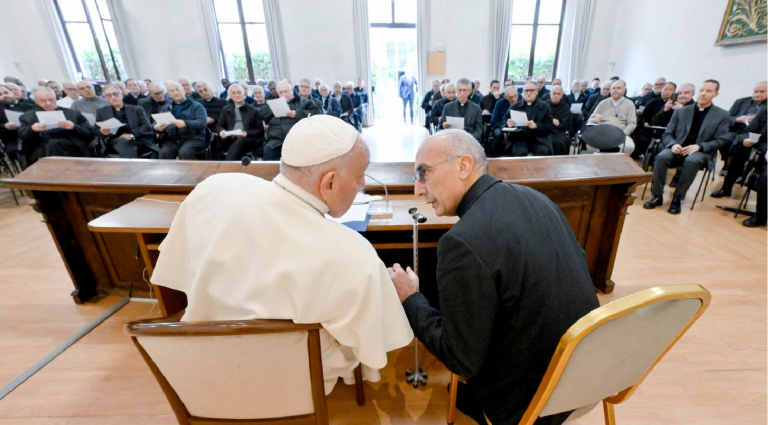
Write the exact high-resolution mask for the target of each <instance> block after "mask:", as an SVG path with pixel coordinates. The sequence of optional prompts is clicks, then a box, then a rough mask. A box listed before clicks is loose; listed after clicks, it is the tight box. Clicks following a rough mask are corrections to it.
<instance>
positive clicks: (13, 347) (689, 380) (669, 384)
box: [0, 126, 768, 425]
mask: <svg viewBox="0 0 768 425" xmlns="http://www.w3.org/2000/svg"><path fill="white" fill-rule="evenodd" d="M419 130H420V129H419V128H418V127H410V128H408V126H406V127H404V128H403V129H401V130H399V131H402V132H403V133H402V134H406V138H407V139H408V140H411V141H410V142H408V144H406V143H395V144H397V145H398V146H397V147H396V150H398V151H397V153H391V152H389V149H387V148H386V147H384V146H382V145H381V144H382V143H387V141H388V140H397V138H395V137H390V136H388V135H387V134H376V133H375V132H370V131H368V130H366V135H365V137H366V139H367V140H369V141H372V140H375V141H376V145H377V146H374V147H372V149H371V151H372V153H375V156H377V158H380V159H378V160H407V159H408V157H405V156H401V155H404V154H405V153H408V154H412V153H413V152H414V151H415V149H416V147H417V146H418V142H419V141H420V140H421V139H422V138H423V135H421V134H419ZM386 158H393V159H386ZM718 180H722V178H719V179H718ZM719 185H720V182H717V183H716V184H715V185H714V186H715V187H714V188H713V187H712V185H710V188H709V190H708V192H711V191H713V190H715V189H717V188H719ZM696 187H698V182H697V183H696V184H695V185H694V189H695V188H696ZM640 192H642V188H641V190H640ZM691 192H693V190H692V191H691ZM739 193H740V192H739V191H738V190H736V191H735V195H734V196H736V195H738V194H739ZM692 196H693V193H690V194H689V196H688V198H689V199H688V200H686V202H685V203H684V204H683V206H684V209H683V213H682V214H680V215H679V216H672V215H669V214H667V213H666V208H667V205H665V206H664V207H663V208H661V209H658V208H657V209H656V210H652V211H647V210H644V209H642V207H641V203H642V202H641V201H640V200H637V201H636V202H635V205H634V206H632V207H630V208H629V216H628V217H627V220H626V224H625V227H624V233H623V235H622V240H621V246H620V249H619V253H618V258H617V260H616V267H615V270H614V275H613V278H614V280H615V282H616V289H615V291H614V293H613V294H611V295H601V296H600V301H601V303H606V302H609V301H611V300H614V299H616V298H619V297H622V296H625V295H628V294H631V293H634V292H636V291H639V290H642V289H644V288H648V287H653V286H657V285H664V284H677V283H699V284H701V285H703V286H705V287H706V288H707V289H709V290H710V291H711V292H712V294H713V298H712V304H711V306H710V308H709V310H708V311H707V312H706V313H705V314H704V316H703V317H702V318H701V320H699V322H698V323H697V324H696V325H695V326H694V327H693V328H691V330H690V331H689V332H688V333H687V334H686V335H685V336H684V337H683V338H682V339H681V341H680V342H679V343H678V344H677V345H676V346H675V348H674V349H673V350H672V351H671V352H670V353H669V354H668V355H667V357H666V358H665V359H664V360H663V361H662V362H661V363H660V364H659V365H658V366H657V368H656V370H655V371H654V372H653V373H652V374H651V375H650V376H649V378H648V379H647V380H646V381H645V383H644V384H643V385H642V386H641V387H640V389H639V391H638V392H637V393H636V394H635V395H634V396H633V397H632V398H631V399H630V400H629V401H628V402H626V403H625V404H624V405H619V406H617V408H616V416H617V421H618V423H619V424H622V425H631V424H686V425H687V424H765V423H766V421H767V419H768V418H767V417H766V363H767V361H768V359H767V358H766V338H767V337H768V335H767V333H766V286H767V280H768V277H767V276H766V245H767V244H766V229H765V228H764V227H763V228H759V229H748V228H744V227H742V226H741V220H742V219H743V218H740V219H738V220H735V219H733V218H732V217H733V215H732V214H728V213H724V212H722V211H720V210H718V209H715V207H714V206H715V205H716V204H722V203H727V204H729V205H734V206H735V204H736V203H737V201H736V200H735V199H731V200H726V201H722V200H720V201H719V202H716V201H715V200H714V199H711V198H709V197H707V198H706V199H705V201H704V202H703V203H699V204H697V205H696V209H695V210H694V211H692V212H691V211H690V210H689V209H688V208H685V207H690V202H691V199H692ZM665 198H666V199H667V203H668V202H669V199H671V196H665ZM23 202H24V199H23V198H22V203H23ZM750 207H751V208H754V205H753V203H750ZM0 247H2V248H1V249H2V252H3V255H0V294H1V295H2V296H0V323H2V327H0V387H3V386H5V385H6V384H7V383H8V382H10V381H11V380H13V379H14V378H15V377H16V376H18V375H19V374H21V373H22V372H23V371H24V370H26V369H27V368H29V367H30V366H31V365H32V364H34V363H35V362H37V361H38V360H39V359H41V358H42V357H43V356H44V355H46V354H47V353H49V352H50V351H51V350H53V349H54V348H55V347H57V346H58V345H59V344H61V343H62V342H63V341H65V340H66V339H67V338H69V337H70V336H71V335H72V334H74V333H75V332H76V331H77V330H79V329H81V328H82V327H84V326H85V325H86V324H87V323H89V322H90V321H91V320H93V319H94V318H95V317H97V316H98V315H99V314H101V313H102V312H104V311H106V310H107V309H109V307H111V306H112V305H114V303H116V302H117V301H118V300H117V298H115V297H106V298H104V299H101V300H98V301H96V302H92V303H87V304H85V305H81V306H76V305H75V304H74V303H73V302H72V300H71V298H70V296H69V293H70V292H71V291H72V284H71V282H70V280H69V276H68V275H67V272H66V269H65V268H64V265H63V264H62V262H61V260H60V258H59V256H58V253H57V251H56V248H55V246H54V244H53V241H52V240H51V238H50V236H49V234H48V232H47V229H46V228H45V225H44V224H43V223H41V217H40V215H38V214H37V213H35V212H33V211H32V209H31V208H30V207H29V206H18V207H17V206H15V205H14V203H13V200H12V199H11V197H10V193H9V191H8V190H6V189H0ZM153 307H155V306H154V304H151V303H146V302H131V303H129V304H128V305H126V306H125V307H123V308H122V309H121V310H119V311H118V312H117V313H116V314H115V315H113V316H112V317H111V318H109V319H107V320H106V321H105V322H104V323H103V324H101V325H100V326H99V327H97V328H96V329H95V330H94V331H92V332H91V333H90V334H88V335H86V336H85V337H84V338H83V339H81V340H80V341H79V342H77V343H76V344H75V345H74V346H72V347H71V348H70V349H68V350H67V351H65V352H64V353H63V354H62V355H61V356H59V357H58V358H56V359H55V360H54V361H53V362H51V363H50V364H49V365H48V366H46V367H45V368H43V369H42V370H41V371H40V372H38V373H37V374H36V375H34V376H33V377H32V378H30V379H29V380H28V381H26V382H25V383H24V384H22V385H21V386H20V387H18V388H17V389H16V390H15V391H13V392H12V393H10V394H9V395H8V396H6V397H5V398H3V399H2V400H0V425H32V424H35V425H37V424H44V425H54V424H55V425H60V424H61V425H63V424H67V425H70V424H87V425H96V424H98V425H102V424H120V425H123V424H126V425H127V424H150V425H154V424H174V423H176V421H175V419H174V417H173V415H172V412H171V409H170V407H169V406H168V403H167V401H166V400H165V398H164V396H163V394H162V392H161V391H160V388H159V387H158V385H157V383H156V382H155V380H154V378H153V377H152V375H151V374H150V372H149V370H148V369H147V367H146V365H145V364H144V362H143V361H142V360H141V358H140V356H139V354H138V352H136V349H135V348H134V347H133V345H132V344H131V343H130V340H129V339H128V338H127V337H125V336H124V335H123V334H122V331H121V327H122V325H123V324H124V323H126V322H128V321H131V320H135V319H138V318H142V317H144V318H146V317H152V316H154V315H155V314H156V313H157V308H154V310H152V309H153ZM420 352H422V353H425V354H424V355H423V358H424V360H423V363H424V368H425V370H426V371H427V372H428V373H429V381H428V382H429V384H428V385H427V386H426V387H422V388H419V389H413V388H412V387H410V386H409V385H407V383H406V382H405V375H404V373H403V372H404V370H405V369H406V368H409V367H410V365H411V364H412V359H413V348H412V346H411V347H408V348H404V349H401V350H398V351H395V352H393V353H390V355H389V364H388V365H387V367H386V368H385V369H384V370H383V371H382V381H381V382H379V383H366V385H365V387H366V396H367V403H366V405H365V406H363V407H358V406H356V404H355V402H354V391H353V388H352V387H348V386H345V385H343V384H341V383H340V384H339V385H337V386H336V389H334V391H333V393H332V394H331V395H330V397H329V400H328V404H329V409H330V414H331V422H332V423H334V424H412V423H423V424H441V423H445V411H446V406H447V400H448V394H447V392H446V386H447V384H448V373H447V371H446V370H445V368H444V367H443V366H442V364H440V363H439V362H437V361H435V360H434V358H433V357H432V356H430V355H429V354H428V353H426V352H425V350H420ZM457 423H459V424H469V423H472V422H471V421H470V420H468V419H467V418H466V417H464V416H462V415H459V418H458V420H457ZM574 423H575V424H595V425H596V424H602V423H603V419H602V410H601V409H599V408H598V409H596V410H594V411H592V412H591V413H589V414H588V415H587V416H585V417H583V418H582V419H580V420H578V421H576V422H574Z"/></svg>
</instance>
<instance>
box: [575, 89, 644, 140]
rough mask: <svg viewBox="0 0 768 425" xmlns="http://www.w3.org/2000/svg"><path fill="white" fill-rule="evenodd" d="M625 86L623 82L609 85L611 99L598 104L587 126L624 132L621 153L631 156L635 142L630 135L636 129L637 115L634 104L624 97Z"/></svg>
mask: <svg viewBox="0 0 768 425" xmlns="http://www.w3.org/2000/svg"><path fill="white" fill-rule="evenodd" d="M626 92H627V86H626V85H625V84H624V81H623V80H617V81H616V82H614V83H613V84H611V97H610V98H609V99H605V100H603V101H602V102H600V103H599V104H598V105H597V107H596V108H595V111H594V112H592V115H590V117H589V121H587V123H588V124H610V125H612V126H614V127H618V128H619V129H621V131H623V132H624V136H625V137H624V145H623V146H620V149H621V151H622V152H623V153H624V154H626V155H631V154H632V152H634V151H635V142H634V141H632V138H631V137H630V135H631V134H632V132H633V131H635V127H637V114H636V113H635V104H634V103H632V101H631V100H629V99H627V98H626V97H624V93H626Z"/></svg>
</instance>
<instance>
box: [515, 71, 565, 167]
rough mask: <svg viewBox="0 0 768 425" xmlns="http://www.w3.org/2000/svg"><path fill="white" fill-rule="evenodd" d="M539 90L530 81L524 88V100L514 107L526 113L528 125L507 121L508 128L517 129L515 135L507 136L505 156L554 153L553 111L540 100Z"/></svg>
mask: <svg viewBox="0 0 768 425" xmlns="http://www.w3.org/2000/svg"><path fill="white" fill-rule="evenodd" d="M538 94H539V88H538V86H537V85H536V83H534V82H532V81H529V82H527V83H525V85H524V86H523V100H521V101H519V102H517V103H515V104H514V105H512V110H513V111H520V112H525V115H526V117H527V118H528V122H527V123H519V122H515V121H514V120H512V119H508V120H507V127H516V128H517V129H518V131H517V132H515V133H509V135H508V136H507V145H506V149H505V153H506V155H505V156H527V155H528V154H529V153H530V154H533V155H534V156H547V155H552V154H553V153H554V149H553V147H552V137H550V136H551V135H552V130H553V129H554V123H553V122H552V111H550V109H549V106H547V104H545V103H544V102H543V101H541V100H539V99H538Z"/></svg>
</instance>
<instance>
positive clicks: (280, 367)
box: [123, 315, 328, 425]
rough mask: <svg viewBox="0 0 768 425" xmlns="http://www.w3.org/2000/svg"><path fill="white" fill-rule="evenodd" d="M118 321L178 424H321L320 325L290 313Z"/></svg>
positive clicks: (323, 405) (325, 413) (324, 412)
mask: <svg viewBox="0 0 768 425" xmlns="http://www.w3.org/2000/svg"><path fill="white" fill-rule="evenodd" d="M180 316H181V315H177V316H175V317H163V318H159V319H150V320H142V321H139V322H131V323H128V324H127V325H125V327H124V329H123V330H124V332H125V333H126V334H127V335H129V336H130V337H131V339H132V340H133V342H134V344H135V345H136V348H138V350H139V352H140V353H141V356H142V357H143V358H144V361H146V362H147V365H149V368H150V370H151V371H152V374H153V375H154V376H155V379H157V382H158V383H159V384H160V387H161V388H162V390H163V392H164V393H165V396H166V397H167V398H168V402H169V403H170V404H171V408H172V409H173V412H174V414H175V415H176V419H177V420H178V422H179V424H180V425H215V424H232V423H237V424H241V425H246V424H259V425H271V424H274V425H277V424H280V425H327V424H328V409H327V406H326V400H325V388H324V385H323V363H322V357H321V354H320V333H319V330H320V329H322V327H321V326H320V325H319V324H295V323H293V322H292V321H290V320H232V321H215V322H181V321H180Z"/></svg>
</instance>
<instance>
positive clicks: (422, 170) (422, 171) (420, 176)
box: [413, 155, 461, 184]
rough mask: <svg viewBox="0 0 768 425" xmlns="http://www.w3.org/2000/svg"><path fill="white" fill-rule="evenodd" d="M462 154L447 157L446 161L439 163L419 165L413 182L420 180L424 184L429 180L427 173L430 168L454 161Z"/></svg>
mask: <svg viewBox="0 0 768 425" xmlns="http://www.w3.org/2000/svg"><path fill="white" fill-rule="evenodd" d="M460 156H461V155H458V156H452V157H450V158H448V159H446V160H445V161H440V162H438V163H437V164H432V165H419V166H418V168H416V175H415V176H413V182H414V183H416V182H419V183H421V184H424V183H426V182H427V177H426V175H427V171H429V170H431V169H433V168H435V167H437V166H438V165H440V164H445V163H446V162H449V161H453V160H454V159H456V158H459V157H460Z"/></svg>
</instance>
